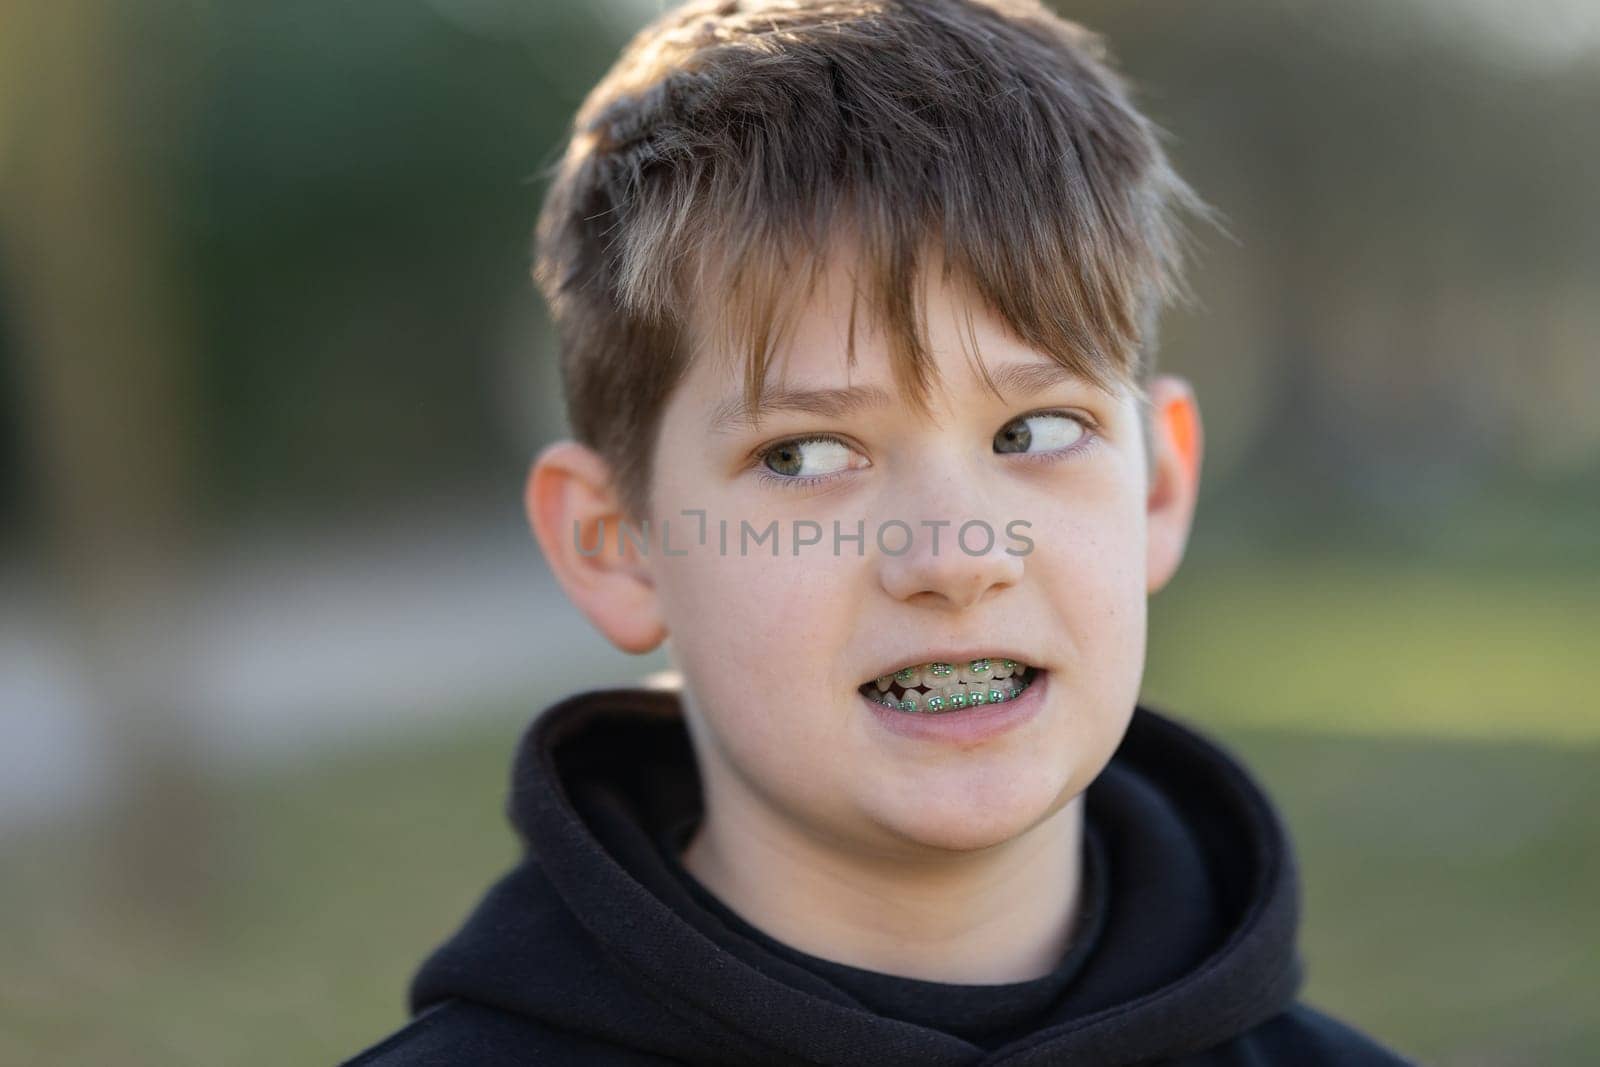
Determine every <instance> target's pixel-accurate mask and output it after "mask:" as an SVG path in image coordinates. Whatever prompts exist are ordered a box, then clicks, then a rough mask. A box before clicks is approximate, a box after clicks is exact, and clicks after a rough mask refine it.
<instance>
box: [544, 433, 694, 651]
mask: <svg viewBox="0 0 1600 1067" xmlns="http://www.w3.org/2000/svg"><path fill="white" fill-rule="evenodd" d="M522 499H523V505H524V506H525V507H526V509H527V512H528V525H529V526H531V527H532V528H533V536H534V537H535V538H536V539H537V540H538V542H539V547H540V549H542V550H543V552H544V555H545V559H547V560H549V561H550V569H551V570H553V571H554V572H555V575H556V579H557V580H558V581H559V582H560V583H561V587H562V588H563V589H564V590H566V593H567V596H568V597H569V598H571V600H572V602H573V603H574V604H576V605H577V606H578V610H580V611H582V612H583V613H584V615H586V616H587V617H588V619H589V621H590V622H592V623H594V625H595V626H596V627H597V628H598V629H599V630H600V632H601V633H603V634H605V636H606V639H607V640H609V641H610V642H611V643H612V644H614V645H616V646H617V647H618V648H620V649H622V650H623V651H624V652H632V653H635V654H638V653H644V652H649V651H650V650H652V649H654V648H655V647H656V646H657V645H659V644H661V642H662V640H663V639H664V638H665V637H666V635H667V631H666V627H665V626H664V625H663V623H662V619H661V610H660V605H659V604H658V603H657V600H656V587H655V581H654V579H653V577H652V576H651V574H650V571H649V568H648V566H647V565H646V564H645V563H644V561H643V560H642V559H641V558H640V556H639V550H638V547H637V544H636V543H634V542H632V541H624V540H623V538H622V523H623V522H624V521H625V520H624V511H623V508H622V505H621V502H620V500H619V498H618V496H617V493H616V488H615V483H614V481H613V479H612V476H611V468H610V465H609V464H607V463H606V461H605V460H604V459H602V458H601V457H600V456H599V455H598V454H597V453H596V452H595V451H594V450H593V449H590V448H586V447H585V446H583V445H581V444H578V443H577V442H576V441H557V442H556V443H555V444H552V445H550V446H548V447H546V448H545V449H544V450H543V451H542V452H540V453H539V455H538V458H536V459H535V460H534V461H533V468H532V469H531V470H530V471H529V472H528V484H527V487H526V489H525V490H524V492H523V498H522Z"/></svg>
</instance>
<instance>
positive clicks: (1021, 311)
mask: <svg viewBox="0 0 1600 1067" xmlns="http://www.w3.org/2000/svg"><path fill="white" fill-rule="evenodd" d="M1183 208H1187V209H1189V210H1196V211H1199V212H1200V213H1202V214H1204V206H1203V205H1202V204H1201V203H1200V202H1199V201H1198V199H1197V198H1196V197H1195V196H1194V194H1193V193H1192V192H1191V191H1190V190H1189V189H1188V187H1187V186H1186V185H1185V184H1184V182H1183V181H1182V180H1181V179H1180V178H1179V177H1178V176H1177V175H1176V174H1175V173H1174V172H1173V171H1172V169H1171V168H1170V166H1169V164H1168V163H1167V161H1166V158H1165V156H1164V155H1163V153H1162V151H1161V149H1160V147H1159V145H1158V143H1157V139H1156V136H1155V134H1154V131H1153V128H1152V127H1151V125H1150V124H1149V123H1148V122H1147V121H1146V120H1145V119H1144V118H1143V117H1142V116H1141V115H1140V114H1139V113H1138V112H1137V111H1135V110H1134V108H1133V107H1132V105H1131V104H1130V103H1129V100H1128V96H1127V92H1126V90H1125V88H1124V86H1123V85H1122V83H1121V82H1120V80H1119V79H1118V77H1117V75H1116V74H1115V73H1114V72H1113V71H1112V69H1110V67H1109V66H1108V63H1107V61H1106V60H1105V58H1104V56H1103V53H1102V51H1101V49H1100V47H1099V44H1098V41H1097V39H1096V38H1095V37H1094V36H1092V35H1091V34H1089V33H1087V32H1086V31H1084V30H1083V29H1081V28H1079V27H1077V26H1075V25H1072V24H1069V23H1065V22H1062V21H1061V20H1059V19H1058V18H1056V17H1055V16H1054V15H1052V14H1050V13H1048V12H1047V11H1046V10H1045V9H1043V8H1042V7H1040V6H1038V5H1037V4H1036V3H1035V2H1033V0H832V2H814V3H803V2H793V0H789V2H784V0H744V2H740V0H698V2H692V3H690V4H688V5H686V6H684V7H682V8H679V9H677V10H674V11H671V12H668V13H667V14H665V15H663V16H661V17H660V18H659V19H658V20H657V21H656V22H655V23H654V24H652V25H651V26H649V27H647V28H646V29H645V30H644V31H642V32H641V33H640V34H639V35H638V36H637V37H636V38H635V40H634V41H633V42H632V43H631V44H630V45H629V47H628V48H627V50H626V51H625V53H624V54H623V56H622V58H621V60H620V61H619V62H618V64H617V66H616V67H615V68H614V69H613V70H612V71H611V72H610V73H609V74H608V75H607V76H606V77H605V78H604V79H603V80H602V81H601V83H600V84H599V85H598V86H597V87H596V88H595V89H594V91H593V92H592V93H591V95H590V96H589V98H588V100H587V101H586V102H585V103H584V105H583V107H582V109H581V110H580V111H579V113H578V116H577V118H576V121H575V124H574V134H573V137H572V140H571V143H570V145H569V147H568V149H567V152H566V155H565V157H564V158H563V160H562V161H561V163H560V165H559V168H558V172H557V173H556V175H555V180H554V183H553V185H552V188H551V190H550V192H549V194H548V197H547V200H546V203H545V208H544V213H543V215H542V217H541V221H540V228H539V240H538V257H537V258H538V262H537V268H536V275H537V278H538V280H539V282H540V285H541V287H542V289H543V291H544V294H545V296H546V298H547V299H548V301H549V302H550V305H551V308H552V311H553V314H554V317H555V321H556V323H557V326H558V328H559V331H560V336H561V342H562V372H563V381H564V385H565V389H566V394H567V402H568V407H569V411H570V413H571V418H572V423H573V427H574V431H575V436H576V438H577V441H567V442H560V443H557V444H555V445H553V446H551V447H550V448H547V449H546V450H545V451H544V452H543V453H541V455H540V456H539V457H538V459H537V461H536V462H535V464H534V468H533V471H532V473H531V476H530V478H529V481H528V487H527V494H526V503H527V509H528V514H529V519H530V522H531V525H532V527H533V530H534V533H535V535H536V536H537V538H538V541H539V544H540V546H541V548H542V549H543V551H544V552H545V554H546V556H547V558H548V559H549V560H550V563H551V566H552V568H553V569H554V571H555V573H556V575H557V576H558V578H559V579H560V581H561V583H562V585H563V588H564V589H565V590H566V592H567V593H568V595H569V596H570V597H571V598H572V599H573V601H574V602H575V603H576V604H577V605H578V606H579V607H580V608H581V609H582V610H583V612H584V613H585V615H586V616H587V617H588V618H589V619H590V620H591V621H592V622H593V623H594V625H595V626H596V627H598V628H599V629H600V630H601V631H602V632H603V633H604V634H605V636H606V637H607V638H608V639H609V640H610V641H612V642H613V643H614V644H615V645H617V646H618V647H619V648H622V649H625V650H627V651H629V652H635V653H644V652H647V651H650V650H651V649H654V648H656V647H658V646H659V645H661V644H662V643H663V642H670V649H671V652H672V658H673V662H674V664H675V665H676V667H677V668H678V670H679V672H680V673H681V677H682V685H681V689H671V688H668V689H662V688H640V689H623V690H610V691H593V692H586V693H581V694H578V695H576V696H573V697H570V698H568V699H565V700H563V701H561V702H559V703H557V704H556V705H554V706H553V707H551V708H550V709H548V710H547V711H545V712H544V713H543V714H542V715H540V716H539V717H538V718H537V719H536V720H535V721H534V722H533V724H532V725H531V726H530V728H529V730H528V732H527V733H526V734H525V736H524V738H523V741H522V743H521V746H520V748H519V751H518V753H517V757H516V761H515V766H514V769H513V783H512V792H511V798H510V801H509V805H508V807H509V814H510V817H511V819H512V821H513V823H514V825H515V827H516V828H517V830H518V832H519V834H520V835H521V837H522V839H523V841H524V843H525V845H526V856H525V858H524V860H523V861H522V862H521V863H520V864H519V865H518V866H517V867H516V868H514V869H513V870H512V871H511V872H510V873H509V874H508V875H506V877H505V878H504V879H503V880H502V881H500V882H499V883H498V884H497V885H496V886H495V887H494V888H493V889H491V890H490V891H489V893H488V894H487V896H486V897H485V898H484V900H483V901H482V902H481V903H480V905H479V906H478V908H477V910H476V911H475V913H474V914H473V915H472V916H471V918H470V919H469V920H468V921H467V922H466V924H465V925H464V927H463V928H462V929H461V930H460V931H459V932H458V933H457V934H456V935H455V936H454V937H453V938H452V939H451V940H449V941H448V942H447V943H446V944H444V945H443V946H442V947H440V948H439V949H438V950H437V951H436V952H435V953H434V954H433V955H432V956H431V957H430V958H429V959H428V960H427V962H426V963H425V964H424V965H423V967H422V968H421V970H420V971H419V973H418V974H417V975H416V977H415V979H414V980H413V983H412V986H411V990H410V1007H411V1009H412V1011H413V1012H414V1013H415V1018H414V1019H413V1020H412V1021H411V1022H410V1023H409V1025H407V1026H406V1027H405V1028H403V1029H402V1030H400V1031H398V1032H397V1033H395V1034H394V1035H392V1036H391V1037H390V1038H388V1039H387V1040H385V1041H383V1042H382V1043H380V1044H378V1045H376V1046H374V1047H373V1048H372V1049H370V1050H368V1051H367V1052H366V1053H364V1054H363V1055H361V1056H359V1057H357V1058H356V1059H355V1060H353V1061H351V1062H353V1063H365V1064H423V1063H427V1064H513V1063H596V1064H664V1063H694V1064H875V1065H876V1064H906V1065H911V1064H917V1065H925V1064H977V1063H994V1064H1015V1065H1022V1064H1068V1063H1071V1064H1134V1063H1156V1062H1163V1063H1182V1064H1193V1065H1198V1064H1208V1065H1220V1064H1240V1065H1244V1064H1251V1065H1255V1064H1269V1063H1271V1064H1311V1065H1315V1064H1398V1063H1404V1062H1406V1061H1404V1060H1403V1059H1401V1058H1400V1057H1399V1056H1397V1055H1395V1054H1393V1053H1391V1052H1389V1051H1387V1050H1385V1049H1384V1048H1382V1047H1381V1046H1380V1045H1378V1044H1376V1043H1374V1042H1373V1041H1372V1040H1370V1039H1368V1038H1366V1037H1364V1036H1362V1035H1361V1034H1360V1033H1358V1032H1357V1031H1356V1030H1354V1029H1352V1028H1350V1027H1348V1026H1346V1025H1344V1024H1342V1023H1340V1022H1338V1021H1336V1020H1334V1019H1332V1018H1330V1017H1329V1016H1327V1015H1324V1014H1322V1013H1319V1012H1317V1011H1316V1010H1314V1009H1312V1008H1310V1007H1308V1006H1306V1005H1304V1004H1301V1003H1299V1002H1297V1000H1296V997H1297V994H1298V991H1299V989H1300V987H1301V985H1302V983H1303V978H1304V973H1303V968H1302V963H1301V960H1300V958H1299V956H1298V953H1297V951H1296V947H1295V934H1296V923H1297V919H1298V905H1299V889H1298V884H1297V881H1296V873H1295V865H1294V859H1293V854H1292V852H1291V849H1290V846H1289V842H1288V841H1287V840H1286V838H1285V835H1284V830H1283V827H1282V825H1281V822H1280V821H1279V819H1278V817H1277V815H1276V813H1275V811H1274V809H1273V807H1272V805H1271V803H1270V802H1269V800H1268V799H1267V798H1266V797H1265V796H1264V795H1263V794H1262V792H1261V791H1260V789H1259V787H1258V786H1257V785H1256V783H1255V782H1254V781H1253V779H1252V778H1251V777H1250V776H1249V774H1248V773H1247V772H1246V771H1245V769H1244V768H1242V767H1241V766H1239V765H1238V763H1237V762H1235V761H1234V760H1233V759H1232V757H1231V756H1230V755H1229V754H1228V753H1227V752H1226V751H1224V750H1223V749H1222V748H1220V747H1218V746H1217V745H1216V744H1215V743H1213V742H1212V741H1210V740H1209V739H1207V738H1206V737H1204V736H1203V735H1202V734H1200V733H1198V732H1196V731H1194V730H1193V729H1192V728H1189V727H1186V726H1184V725H1181V724H1179V723H1178V722H1176V721H1174V720H1171V719H1169V718H1166V717H1164V716H1162V715H1160V714H1159V713H1157V712H1155V711H1153V710H1151V709H1148V708H1144V707H1137V706H1136V702H1137V698H1138V691H1139V686H1140V680H1141V675H1142V672H1143V667H1144V650H1145V624H1146V614H1145V608H1146V598H1147V596H1148V595H1149V594H1150V593H1153V592H1155V591H1157V590H1158V589H1160V588H1161V587H1162V586H1163V585H1164V584H1165V583H1166V582H1167V581H1168V579H1169V578H1170V577H1171V576H1172V574H1173V572H1174V571H1175V570H1176V568H1177V566H1178V564H1179V561H1180V559H1181V557H1182V554H1183V550H1184V546H1185V542H1186V539H1187V535H1188V530H1189V525H1190V520H1191V516H1192V514H1193V510H1194V505H1195V498H1196V492H1197V487H1198V482H1199V471H1200V458H1201V435H1200V420H1199V413H1198V410H1197V408H1196V405H1195V400H1194V396H1193V393H1192V390H1191V389H1190V388H1189V386H1188V385H1187V384H1186V383H1184V382H1183V381H1182V380H1180V379H1177V378H1174V377H1171V376H1166V375H1156V374H1155V373H1154V369H1153V367H1154V364H1153V353H1154V336H1155V322H1156V316H1157V314H1158V312H1159V310H1160V308H1161V307H1162V306H1163V305H1164V304H1165V303H1166V302H1168V301H1169V299H1170V298H1173V297H1175V296H1178V295H1181V293H1182V292H1183V287H1182V285H1181V282H1180V276H1179V267H1180V262H1179V259H1180V257H1179V244H1180V242H1179V233H1180V231H1179V229H1178V224H1177V222H1176V215H1177V212H1178V210H1179V209H1183ZM552 667H554V665H552Z"/></svg>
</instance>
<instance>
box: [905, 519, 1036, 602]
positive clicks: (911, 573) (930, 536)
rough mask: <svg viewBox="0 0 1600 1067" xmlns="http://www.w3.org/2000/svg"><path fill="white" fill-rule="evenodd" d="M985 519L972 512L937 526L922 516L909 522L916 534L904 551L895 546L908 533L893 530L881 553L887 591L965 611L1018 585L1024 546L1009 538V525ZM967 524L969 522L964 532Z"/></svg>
mask: <svg viewBox="0 0 1600 1067" xmlns="http://www.w3.org/2000/svg"><path fill="white" fill-rule="evenodd" d="M928 521H934V520H928ZM980 522H981V520H973V518H972V517H971V516H967V517H963V518H956V519H952V520H951V521H950V522H949V524H948V525H945V526H943V527H940V528H938V529H937V531H935V529H934V528H932V527H929V526H927V525H924V524H923V523H922V522H920V521H919V522H913V523H908V525H909V526H910V528H911V529H912V531H913V536H912V537H911V538H910V543H909V545H908V546H907V548H906V550H905V551H904V552H902V553H900V554H899V555H894V554H892V553H891V551H890V550H892V549H895V548H897V547H899V546H900V545H901V544H902V543H903V542H904V541H905V538H904V536H903V532H902V531H901V530H899V529H898V528H897V529H894V530H890V531H888V532H887V534H886V536H885V537H884V539H883V544H884V547H883V548H882V549H881V550H880V552H879V575H880V581H881V583H882V585H883V588H884V590H885V591H886V592H887V593H888V594H889V595H890V596H892V597H894V598H895V599H896V600H904V601H906V602H908V603H915V602H918V601H922V602H925V603H926V604H927V605H928V606H930V607H931V606H942V607H946V608H949V609H952V610H959V609H962V608H968V607H971V606H972V605H974V604H976V603H978V602H979V601H980V600H982V599H983V598H984V597H985V596H988V595H990V594H992V593H993V592H995V591H997V590H999V589H1003V588H1005V587H1007V586H1012V585H1015V584H1017V582H1019V581H1020V580H1021V579H1022V565H1023V556H1022V555H1019V554H1017V553H1020V552H1021V548H1020V547H1019V545H1018V544H1017V542H1015V541H1013V540H1011V539H1008V538H1007V536H1006V531H1005V529H1004V525H1003V524H999V525H997V524H995V523H993V522H989V523H987V528H986V527H985V526H984V525H980ZM964 523H968V524H969V525H968V526H967V528H966V530H965V532H964V533H963V532H962V526H963V524H964ZM935 532H937V542H935ZM1008 548H1009V549H1010V550H1011V551H1010V552H1007V551H1006V550H1007V549H1008Z"/></svg>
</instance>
